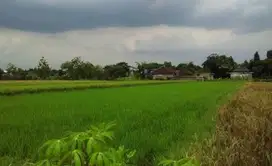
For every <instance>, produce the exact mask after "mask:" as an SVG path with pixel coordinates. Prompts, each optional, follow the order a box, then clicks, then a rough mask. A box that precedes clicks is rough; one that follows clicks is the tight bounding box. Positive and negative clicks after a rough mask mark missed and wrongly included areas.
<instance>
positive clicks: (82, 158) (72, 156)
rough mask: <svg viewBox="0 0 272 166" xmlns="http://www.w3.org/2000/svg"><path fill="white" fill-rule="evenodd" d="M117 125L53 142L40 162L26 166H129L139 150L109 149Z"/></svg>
mask: <svg viewBox="0 0 272 166" xmlns="http://www.w3.org/2000/svg"><path fill="white" fill-rule="evenodd" d="M113 126H114V123H109V124H101V125H99V126H98V127H95V126H92V127H91V129H89V130H87V131H85V132H76V133H70V134H69V135H68V136H66V137H64V138H61V139H54V140H49V141H47V142H46V143H44V144H43V146H42V147H41V148H40V149H39V151H38V154H39V160H38V161H37V162H36V163H25V166H30V165H33V166H64V165H65V166H127V165H129V164H131V159H132V157H133V156H134V155H135V153H136V151H129V150H127V149H125V148H124V146H120V147H118V148H117V149H115V148H112V147H110V146H109V141H111V140H113V132H112V131H111V129H112V127H113Z"/></svg>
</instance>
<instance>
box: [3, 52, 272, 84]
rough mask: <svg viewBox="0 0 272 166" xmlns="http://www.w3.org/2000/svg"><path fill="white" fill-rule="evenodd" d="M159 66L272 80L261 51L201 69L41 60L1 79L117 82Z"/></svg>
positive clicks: (222, 58)
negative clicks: (246, 71) (248, 57)
mask: <svg viewBox="0 0 272 166" xmlns="http://www.w3.org/2000/svg"><path fill="white" fill-rule="evenodd" d="M160 67H169V68H174V69H177V70H180V71H181V72H180V74H181V75H182V76H194V75H197V74H200V73H204V72H211V73H213V74H214V77H215V78H229V77H230V74H229V73H230V72H231V71H233V70H234V69H235V68H239V67H240V68H247V69H249V70H250V71H252V72H253V77H255V78H271V77H272V50H269V51H267V54H266V58H265V59H261V58H260V55H259V53H258V52H256V53H255V54H254V56H253V57H252V59H251V60H249V61H247V60H245V61H244V62H243V63H241V64H239V63H237V62H235V61H234V59H233V58H232V56H226V55H220V54H217V53H213V54H211V55H209V56H208V57H207V58H206V60H205V61H204V62H203V63H202V65H201V66H199V65H196V64H194V63H193V62H190V63H180V64H178V65H176V66H175V65H173V64H172V63H171V62H168V61H165V62H164V63H157V62H136V65H135V67H133V66H130V65H129V64H128V63H126V62H119V63H116V64H111V65H106V66H100V65H94V64H92V63H91V62H88V61H83V60H82V59H81V58H80V57H75V58H73V59H71V60H70V61H66V62H64V63H62V64H61V66H60V68H59V69H54V68H52V67H51V66H50V64H49V63H48V61H47V60H46V59H45V58H44V57H42V58H41V59H40V60H39V62H38V64H37V66H36V67H35V68H30V69H22V68H19V67H16V66H15V65H14V64H12V63H9V64H8V66H7V67H6V69H1V68H0V80H116V79H126V78H132V77H133V78H134V79H148V78H150V77H148V76H150V71H151V70H152V69H157V68H160Z"/></svg>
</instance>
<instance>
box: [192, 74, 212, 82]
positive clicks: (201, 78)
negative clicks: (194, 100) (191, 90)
mask: <svg viewBox="0 0 272 166" xmlns="http://www.w3.org/2000/svg"><path fill="white" fill-rule="evenodd" d="M196 79H197V80H198V81H205V80H213V79H214V74H213V73H200V74H198V75H197V76H196Z"/></svg>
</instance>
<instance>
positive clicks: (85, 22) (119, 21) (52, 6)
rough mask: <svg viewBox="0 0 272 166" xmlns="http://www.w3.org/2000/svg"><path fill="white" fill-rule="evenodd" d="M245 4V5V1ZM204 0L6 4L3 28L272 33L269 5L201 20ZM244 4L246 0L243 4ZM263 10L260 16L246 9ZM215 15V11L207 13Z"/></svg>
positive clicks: (0, 4) (0, 10)
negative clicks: (155, 28)
mask: <svg viewBox="0 0 272 166" xmlns="http://www.w3.org/2000/svg"><path fill="white" fill-rule="evenodd" d="M242 1H243V0H242ZM200 2H205V1H200V0H167V1H165V0H130V1H125V0H100V1H98V0H79V1H77V3H75V1H52V0H35V1H34V0H28V1H26V0H22V1H15V0H1V1H0V27H6V28H15V29H20V30H25V31H35V32H60V31H67V30H75V29H91V28H101V27H143V26H156V25H160V24H166V25H169V26H191V27H204V28H208V29H217V28H230V29H233V30H234V31H235V32H237V33H247V32H257V31H262V30H265V29H269V28H272V22H271V21H270V18H271V17H272V11H271V10H270V9H269V6H271V5H272V1H270V0H259V1H255V0H251V1H247V3H248V4H243V5H240V6H239V5H237V6H236V8H226V9H222V10H220V11H219V12H217V13H215V14H210V15H209V14H205V13H202V14H201V15H198V16H196V13H197V7H198V6H199V3H200ZM244 2H245V1H244ZM258 5H259V6H261V7H264V8H261V9H260V11H252V13H251V15H245V14H244V13H245V12H246V11H247V10H251V8H254V6H255V7H256V6H258ZM215 7H216V6H215ZM208 10H212V9H208Z"/></svg>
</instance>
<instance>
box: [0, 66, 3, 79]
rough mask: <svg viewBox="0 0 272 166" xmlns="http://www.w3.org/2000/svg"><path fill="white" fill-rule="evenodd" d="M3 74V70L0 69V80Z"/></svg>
mask: <svg viewBox="0 0 272 166" xmlns="http://www.w3.org/2000/svg"><path fill="white" fill-rule="evenodd" d="M3 74H4V70H3V69H1V68H0V80H1V79H2V75H3Z"/></svg>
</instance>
